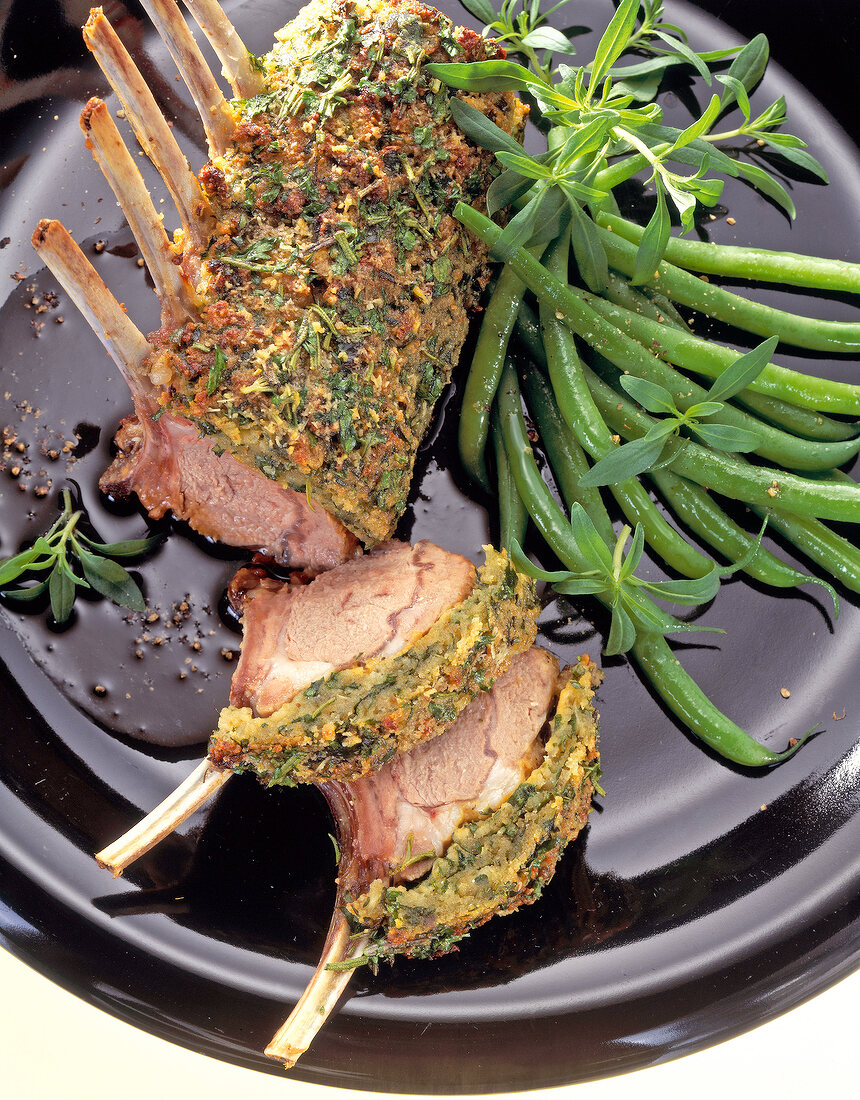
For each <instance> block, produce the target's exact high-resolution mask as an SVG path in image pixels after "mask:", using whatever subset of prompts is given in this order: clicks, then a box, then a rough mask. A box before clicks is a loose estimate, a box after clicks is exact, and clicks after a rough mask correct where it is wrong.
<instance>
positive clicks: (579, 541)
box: [570, 503, 612, 576]
mask: <svg viewBox="0 0 860 1100" xmlns="http://www.w3.org/2000/svg"><path fill="white" fill-rule="evenodd" d="M570 529H571V533H572V534H573V538H574V541H575V542H576V545H577V546H578V547H579V552H580V553H581V554H582V555H583V557H584V558H585V559H586V560H587V561H589V562H591V563H592V564H593V565H594V566H596V567H597V568H598V569H602V570H603V571H604V573H605V574H606V575H607V576H611V575H612V555H611V554H610V552H609V547H608V546H607V545H606V543H605V542H604V541H603V539H602V538H601V537H600V535H599V534H598V532H597V528H596V527H595V526H594V524H593V523H592V522H591V520H590V519H589V516H588V513H587V512H586V511H585V509H584V508H583V507H582V505H581V504H578V503H576V504H574V505H573V507H572V508H571V510H570Z"/></svg>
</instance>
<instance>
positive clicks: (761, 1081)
mask: <svg viewBox="0 0 860 1100" xmlns="http://www.w3.org/2000/svg"><path fill="white" fill-rule="evenodd" d="M858 1002H860V971H858V972H857V973H855V974H853V975H851V976H850V977H849V978H847V979H845V980H844V981H842V982H841V983H839V984H838V985H836V986H834V987H833V988H832V989H830V990H827V991H826V992H824V993H823V994H821V995H820V996H818V997H816V998H814V999H813V1000H811V1001H809V1002H807V1003H806V1004H803V1005H801V1006H799V1007H798V1008H796V1009H794V1010H793V1011H792V1012H789V1013H787V1014H786V1015H785V1016H782V1017H780V1018H779V1019H778V1020H774V1021H772V1022H770V1023H768V1024H765V1025H764V1026H763V1027H760V1028H758V1029H757V1030H755V1031H752V1032H749V1033H747V1034H746V1035H742V1036H741V1037H740V1038H738V1039H732V1040H731V1041H730V1042H728V1043H723V1044H721V1045H720V1046H717V1047H712V1048H710V1049H709V1050H706V1051H702V1052H699V1053H698V1054H693V1055H690V1056H688V1057H686V1058H680V1059H676V1060H675V1061H672V1062H669V1063H666V1064H665V1065H661V1066H656V1067H653V1068H651V1069H647V1070H641V1071H639V1072H638V1073H634V1074H629V1075H627V1076H624V1077H614V1078H611V1079H610V1080H606V1081H601V1082H596V1083H594V1084H586V1085H574V1086H569V1087H567V1088H560V1089H547V1090H540V1091H535V1092H531V1093H511V1094H499V1095H501V1096H508V1097H510V1100H513V1098H514V1097H529V1098H532V1100H566V1098H567V1097H569V1098H570V1100H621V1098H624V1100H628V1098H633V1097H635V1100H657V1098H658V1097H659V1100H674V1098H675V1097H678V1098H681V1097H683V1098H684V1100H717V1098H718V1097H719V1100H747V1097H750V1098H752V1097H754V1098H756V1100H770V1098H771V1097H774V1098H779V1100H795V1098H797V1100H801V1098H803V1100H808V1098H809V1097H810V1096H812V1097H815V1096H820V1097H827V1096H838V1097H852V1096H857V1095H860V1083H858V1057H857V1054H858V1050H860V1035H858V1030H860V1029H858V1012H857V1006H858ZM379 1055H380V1058H384V1057H385V1051H384V1050H380V1052H379ZM417 1087H419V1084H418V1082H416V1088H417ZM0 1097H2V1098H3V1100H48V1098H51V1100H54V1098H56V1100H102V1098H105V1100H106V1098H108V1097H110V1098H111V1100H113V1098H114V1097H118V1098H121V1100H168V1098H170V1100H174V1098H179V1100H198V1098H199V1100H203V1098H205V1100H227V1098H228V1097H229V1098H230V1100H274V1098H275V1097H281V1098H286V1097H288V1098H289V1100H369V1098H372V1097H373V1098H377V1097H378V1098H379V1100H381V1094H378V1093H367V1092H353V1091H341V1090H336V1089H330V1088H325V1087H322V1086H316V1085H306V1084H303V1083H302V1082H298V1081H293V1080H291V1079H290V1078H288V1077H287V1076H286V1075H285V1076H284V1078H283V1079H282V1080H281V1079H279V1078H277V1077H269V1076H267V1075H266V1074H261V1073H256V1072H253V1071H250V1070H244V1069H238V1068H236V1067H235V1066H231V1065H227V1064H226V1063H223V1062H218V1061H215V1060H213V1059H211V1058H205V1057H203V1056H202V1055H198V1054H192V1053H189V1052H188V1051H186V1050H184V1049H182V1048H180V1047H177V1046H173V1045H172V1044H170V1043H165V1042H164V1041H163V1040H161V1039H155V1038H153V1037H152V1036H150V1035H148V1034H146V1033H145V1032H142V1031H138V1030H136V1029H134V1028H132V1027H130V1026H129V1025H127V1024H124V1023H121V1022H120V1021H118V1020H115V1019H114V1018H113V1017H111V1016H108V1015H106V1014H105V1013H103V1012H101V1011H99V1010H98V1009H96V1008H92V1007H91V1006H90V1005H87V1004H85V1003H84V1002H83V1001H80V1000H78V998H76V997H74V996H72V995H71V994H69V993H66V992H65V991H64V990H62V989H60V988H59V987H57V986H55V985H53V984H52V983H51V982H49V981H48V980H47V979H45V978H43V977H42V976H41V975H39V974H36V973H35V972H34V971H32V970H30V969H29V968H28V967H26V966H24V964H23V963H21V962H19V961H18V960H17V959H14V958H13V957H12V956H11V955H9V954H8V953H7V952H5V951H3V950H2V949H0Z"/></svg>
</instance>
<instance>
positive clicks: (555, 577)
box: [510, 539, 574, 584]
mask: <svg viewBox="0 0 860 1100" xmlns="http://www.w3.org/2000/svg"><path fill="white" fill-rule="evenodd" d="M510 555H511V561H512V562H513V563H514V565H515V566H516V567H517V569H518V570H519V571H520V573H525V574H526V576H527V577H533V578H534V580H536V581H546V582H547V584H555V583H556V582H557V581H566V580H569V579H570V578H571V577H573V576H574V574H573V573H571V572H570V570H569V569H559V570H556V572H554V573H548V572H547V571H546V570H545V569H541V568H540V566H539V565H535V564H534V562H533V561H531V560H530V559H529V558H527V557H526V555H525V553H524V552H523V548H522V547H521V546H520V544H519V542H517V540H516V539H514V540H513V541H512V543H511V548H510Z"/></svg>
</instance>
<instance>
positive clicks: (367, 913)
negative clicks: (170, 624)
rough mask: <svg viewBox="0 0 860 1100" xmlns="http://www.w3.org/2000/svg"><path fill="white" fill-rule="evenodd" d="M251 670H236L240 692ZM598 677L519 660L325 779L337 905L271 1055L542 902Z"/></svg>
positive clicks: (590, 785)
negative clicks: (366, 969)
mask: <svg viewBox="0 0 860 1100" xmlns="http://www.w3.org/2000/svg"><path fill="white" fill-rule="evenodd" d="M372 557H373V554H370V555H368V556H367V557H366V558H365V559H362V561H363V562H364V561H368V560H369V559H371V558H372ZM345 568H347V567H341V569H345ZM337 572H339V570H335V571H333V572H332V573H329V574H326V575H325V576H326V577H327V578H332V577H333V576H334V574H336V573H337ZM248 580H249V579H248V578H245V579H244V581H243V583H248ZM251 591H252V592H253V591H255V590H254V589H252V590H251ZM257 591H259V590H257ZM262 593H263V594H262V595H260V596H259V597H258V599H260V600H262V601H264V602H268V600H269V599H270V596H269V595H268V593H267V591H266V587H265V586H264V587H263V588H262ZM252 606H253V605H252ZM246 614H247V613H246ZM257 625H258V627H259V625H260V624H257ZM249 636H250V635H249ZM262 648H263V649H265V647H262ZM249 666H250V662H247V661H246V662H245V669H244V670H243V671H242V672H241V674H240V670H237V677H236V678H237V680H240V682H241V686H240V690H241V691H246V690H247V686H246V681H247V677H248V673H249ZM265 671H266V670H263V673H262V674H261V676H260V677H258V678H257V679H256V681H255V682H256V683H258V684H263V683H265V679H266V675H265ZM291 677H292V673H291V672H288V673H287V678H288V679H289V678H291ZM597 680H598V673H597V671H596V669H595V668H594V666H593V665H591V663H590V662H589V660H588V658H587V657H584V658H582V659H581V661H580V663H579V664H577V665H576V667H575V668H573V669H569V670H566V671H565V672H564V673H562V674H559V671H558V664H557V662H556V660H555V659H554V658H553V657H551V656H550V655H549V654H547V653H546V652H544V651H543V650H541V649H537V648H531V649H527V650H525V651H523V652H519V653H517V654H516V655H515V656H514V657H513V660H512V661H511V663H510V665H509V667H508V669H507V671H505V672H504V673H503V674H502V675H501V676H499V677H498V678H497V679H496V680H495V682H494V683H493V685H492V688H491V690H490V691H485V692H482V693H481V694H480V695H479V696H478V697H477V698H475V699H474V700H473V701H472V702H471V703H470V704H469V705H468V706H466V707H465V708H464V709H463V710H462V711H461V712H460V714H459V716H458V717H457V719H456V721H455V722H454V723H453V724H452V725H451V726H450V727H449V728H448V729H447V730H446V731H445V732H442V733H441V734H440V735H439V736H436V737H435V738H433V739H432V740H429V741H425V742H423V743H421V744H419V745H418V746H417V747H415V748H413V749H412V750H411V751H409V752H405V753H402V754H399V755H397V756H395V757H394V758H393V759H392V760H391V761H390V762H389V763H387V764H386V765H384V766H383V767H382V768H380V769H379V770H378V771H375V772H373V773H371V774H369V775H365V776H363V777H361V778H358V779H355V780H353V781H351V782H339V781H334V782H332V781H329V782H324V783H321V784H320V789H321V790H322V793H323V794H324V796H325V798H326V800H327V801H328V804H329V806H330V808H331V810H332V814H333V816H334V818H335V823H336V828H337V833H338V845H339V852H340V867H339V874H338V880H337V881H338V889H337V897H336V903H335V909H334V913H333V915H332V920H331V924H330V927H329V932H328V935H327V938H326V942H325V946H324V949H323V953H322V958H321V960H320V962H319V965H318V966H317V969H316V971H315V973H314V976H313V978H312V980H311V982H310V984H309V985H308V987H307V989H306V990H305V993H304V994H303V995H302V997H301V998H300V999H299V1001H298V1003H297V1004H296V1006H295V1008H294V1009H293V1012H292V1013H291V1015H290V1017H289V1018H288V1020H287V1021H286V1023H285V1024H284V1025H283V1027H282V1028H281V1029H280V1030H279V1032H278V1033H277V1035H276V1036H275V1037H274V1039H273V1040H272V1043H271V1044H270V1045H269V1047H268V1048H267V1050H266V1053H267V1054H269V1055H270V1056H271V1057H273V1058H277V1059H280V1060H281V1061H283V1062H284V1064H285V1065H286V1066H287V1067H289V1066H292V1065H293V1064H295V1062H296V1060H297V1059H298V1058H299V1057H300V1055H301V1054H302V1053H303V1052H304V1051H305V1050H306V1049H307V1047H308V1046H309V1044H310V1042H311V1041H312V1039H313V1036H314V1035H315V1034H316V1032H317V1031H318V1030H319V1028H320V1027H321V1026H322V1025H323V1023H324V1022H325V1020H326V1018H327V1017H328V1015H329V1014H330V1013H331V1011H332V1010H333V1009H334V1007H335V1005H336V1004H337V1002H338V1000H339V998H340V997H341V995H342V994H343V992H344V990H345V989H346V987H347V985H348V983H349V980H350V977H351V975H352V973H353V971H354V970H355V969H356V968H357V967H359V966H361V965H369V966H371V967H373V968H376V967H377V966H378V965H379V962H380V961H382V960H389V961H390V960H392V959H393V958H394V956H396V955H398V954H402V955H406V956H408V957H411V958H430V957H435V956H437V955H440V954H444V953H446V952H448V951H451V950H454V949H455V948H456V944H457V941H459V940H460V939H462V938H463V937H464V936H466V935H468V934H469V932H470V930H471V929H473V928H475V927H478V926H479V925H481V924H483V923H485V922H486V921H488V920H489V919H490V918H491V917H493V916H497V915H505V914H509V913H511V912H513V911H514V910H516V909H517V908H518V907H520V906H521V905H525V904H530V903H531V902H533V901H535V900H536V899H537V898H538V897H539V895H540V891H541V888H542V886H543V884H544V883H546V882H548V881H549V879H550V878H551V877H552V874H553V872H554V870H555V866H556V863H557V861H558V858H559V856H560V855H561V852H562V850H563V849H564V847H565V845H566V844H567V842H568V841H569V840H571V839H573V838H574V837H575V836H576V835H577V833H578V832H579V831H580V829H581V828H582V826H583V825H584V824H585V822H586V819H587V817H588V812H589V806H590V803H591V797H592V793H593V789H594V785H595V783H596V779H597V775H598V774H599V764H598V755H597V749H596V732H597V731H596V716H595V714H594V711H593V708H592V704H591V699H592V687H593V685H594V684H595V683H596V682H597ZM553 712H554V713H553ZM550 715H552V717H551V718H550ZM99 858H100V859H101V860H102V861H103V862H108V860H107V858H106V853H102V854H101V856H100V857H99Z"/></svg>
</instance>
